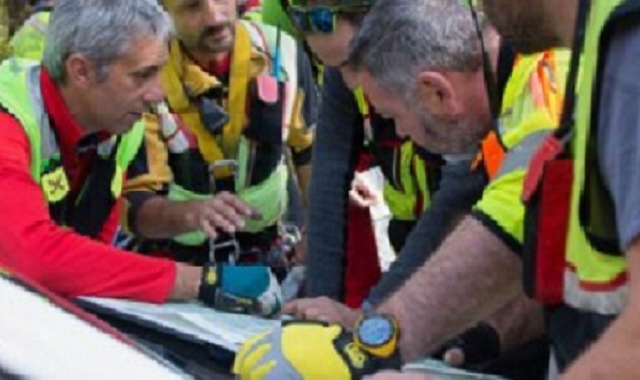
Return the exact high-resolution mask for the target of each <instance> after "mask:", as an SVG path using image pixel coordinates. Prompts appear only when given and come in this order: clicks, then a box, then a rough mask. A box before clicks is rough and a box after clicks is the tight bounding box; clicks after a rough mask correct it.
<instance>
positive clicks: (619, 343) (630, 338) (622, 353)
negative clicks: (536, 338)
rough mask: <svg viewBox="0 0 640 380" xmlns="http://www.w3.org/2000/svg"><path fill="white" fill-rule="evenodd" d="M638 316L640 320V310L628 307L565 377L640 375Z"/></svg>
mask: <svg viewBox="0 0 640 380" xmlns="http://www.w3.org/2000/svg"><path fill="white" fill-rule="evenodd" d="M638 320H640V310H635V311H632V310H627V311H626V312H625V313H624V314H622V315H621V316H620V317H619V318H618V319H617V320H616V321H615V322H614V323H613V324H612V325H611V326H610V328H609V329H608V330H607V331H606V332H605V334H604V335H603V336H602V338H601V339H600V340H599V341H598V342H597V343H596V344H594V345H593V346H592V347H591V348H590V349H589V350H588V351H587V353H586V354H584V355H583V356H582V357H581V358H580V359H578V360H577V361H576V362H575V363H574V364H573V365H572V366H571V367H570V368H569V369H568V370H567V371H566V373H565V374H564V375H563V376H562V377H561V379H562V380H592V379H593V380H596V379H598V380H600V379H615V380H636V379H640V366H638V358H640V345H638V342H639V341H640V329H639V328H638ZM567 328H571V327H570V326H568V327H567Z"/></svg>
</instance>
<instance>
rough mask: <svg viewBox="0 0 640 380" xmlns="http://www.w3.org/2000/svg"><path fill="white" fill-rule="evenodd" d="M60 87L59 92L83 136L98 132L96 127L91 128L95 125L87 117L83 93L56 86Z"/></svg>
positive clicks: (63, 86)
mask: <svg viewBox="0 0 640 380" xmlns="http://www.w3.org/2000/svg"><path fill="white" fill-rule="evenodd" d="M56 86H57V87H58V91H59V92H60V96H61V97H62V100H63V101H64V104H65V106H66V107H67V110H68V111H69V113H70V114H71V116H72V117H73V119H74V120H75V121H76V123H77V124H78V126H79V127H80V129H82V131H83V135H85V136H86V135H89V134H92V133H95V132H98V130H97V129H95V127H91V126H92V124H93V123H91V122H90V120H89V118H88V117H87V113H86V112H85V110H86V105H85V104H83V100H82V99H84V98H83V96H82V94H81V93H79V92H78V91H76V90H75V89H73V88H71V87H69V86H65V85H56Z"/></svg>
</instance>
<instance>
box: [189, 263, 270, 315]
mask: <svg viewBox="0 0 640 380" xmlns="http://www.w3.org/2000/svg"><path fill="white" fill-rule="evenodd" d="M198 298H199V299H200V301H202V302H203V303H204V304H205V305H207V306H210V307H213V308H215V309H218V310H222V311H227V312H232V313H242V314H253V315H260V316H262V317H274V316H276V315H278V314H280V310H281V306H282V291H281V289H280V285H279V284H278V281H277V280H276V277H275V276H274V275H273V273H272V272H271V269H269V267H267V266H264V265H251V266H240V265H238V266H235V265H222V264H219V265H216V264H206V265H205V266H204V268H202V281H201V283H200V291H199V295H198Z"/></svg>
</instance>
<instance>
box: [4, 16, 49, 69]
mask: <svg viewBox="0 0 640 380" xmlns="http://www.w3.org/2000/svg"><path fill="white" fill-rule="evenodd" d="M50 17H51V12H50V11H43V12H38V13H35V14H33V15H32V16H31V17H29V18H28V19H27V21H25V23H24V25H22V27H21V28H20V29H19V30H18V31H17V32H16V34H14V35H13V37H12V38H11V42H10V44H9V48H10V50H11V55H12V56H14V57H16V58H24V59H31V60H34V61H40V59H41V58H42V53H43V51H44V46H45V44H46V41H47V28H48V26H49V18H50Z"/></svg>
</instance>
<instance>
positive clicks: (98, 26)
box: [42, 0, 171, 83]
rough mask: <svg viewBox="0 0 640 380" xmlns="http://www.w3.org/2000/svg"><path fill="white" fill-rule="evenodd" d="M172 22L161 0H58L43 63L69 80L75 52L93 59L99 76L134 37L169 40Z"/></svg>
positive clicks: (56, 77) (54, 75)
mask: <svg viewBox="0 0 640 380" xmlns="http://www.w3.org/2000/svg"><path fill="white" fill-rule="evenodd" d="M170 35H171V22H170V19H169V16H168V15H167V13H166V12H165V11H164V10H163V9H162V7H161V6H160V5H159V4H158V1H157V0H58V1H56V5H55V9H54V11H53V13H52V15H51V21H50V23H49V29H48V31H47V43H46V47H45V49H44V53H43V58H42V63H43V65H44V66H45V67H46V68H47V70H48V71H49V73H50V74H51V77H52V78H53V80H54V81H56V82H58V83H60V82H63V81H64V80H65V67H64V66H65V61H66V59H67V58H68V57H69V56H70V55H71V54H74V53H81V54H84V55H86V56H87V57H88V58H89V59H91V60H92V61H93V62H94V63H95V65H96V68H97V71H98V77H99V79H103V78H105V77H106V76H107V73H108V72H109V67H110V65H111V64H112V63H113V62H114V61H116V60H117V59H119V58H121V57H122V56H123V55H124V54H125V53H126V52H127V51H128V50H129V47H130V44H131V42H132V40H133V39H134V38H137V37H158V38H162V39H166V40H168V39H169V38H170Z"/></svg>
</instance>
